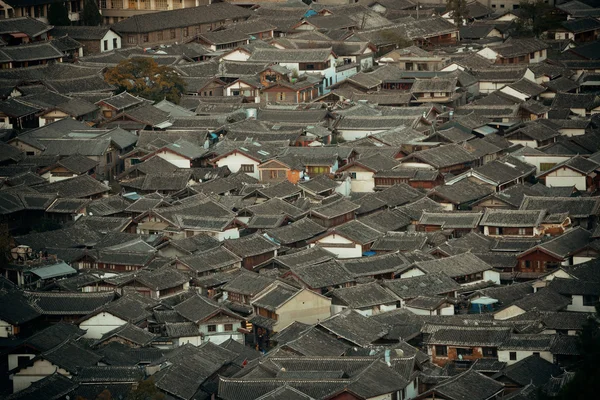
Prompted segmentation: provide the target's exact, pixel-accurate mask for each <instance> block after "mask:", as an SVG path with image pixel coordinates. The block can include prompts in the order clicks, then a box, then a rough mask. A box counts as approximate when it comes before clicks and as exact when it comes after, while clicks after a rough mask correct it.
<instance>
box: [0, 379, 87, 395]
mask: <svg viewBox="0 0 600 400" xmlns="http://www.w3.org/2000/svg"><path fill="white" fill-rule="evenodd" d="M78 386H79V384H78V383H76V382H74V381H72V380H71V379H69V378H67V377H66V376H64V375H61V374H52V375H48V376H47V377H45V378H43V379H40V380H39V381H36V382H33V383H32V384H31V386H29V387H27V388H26V389H23V390H21V391H19V392H16V393H13V394H12V395H9V396H8V397H7V399H10V400H35V399H41V398H43V399H48V400H58V399H61V398H64V396H67V395H68V394H69V393H72V392H73V390H76V389H77V387H78Z"/></svg>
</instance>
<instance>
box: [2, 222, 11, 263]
mask: <svg viewBox="0 0 600 400" xmlns="http://www.w3.org/2000/svg"><path fill="white" fill-rule="evenodd" d="M11 247H12V239H11V236H10V233H9V232H8V225H7V224H0V265H5V264H6V263H7V262H8V261H9V260H10V259H11V255H10V250H11Z"/></svg>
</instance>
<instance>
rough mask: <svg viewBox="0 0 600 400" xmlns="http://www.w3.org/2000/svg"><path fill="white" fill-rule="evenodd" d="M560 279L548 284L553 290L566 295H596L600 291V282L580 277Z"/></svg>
mask: <svg viewBox="0 0 600 400" xmlns="http://www.w3.org/2000/svg"><path fill="white" fill-rule="evenodd" d="M556 279H558V280H557V281H556V282H554V279H553V280H552V282H550V285H549V286H548V287H549V288H550V289H551V290H553V291H555V292H557V293H560V294H561V295H565V296H576V295H584V296H585V295H590V296H594V295H597V294H598V293H599V292H600V282H587V281H581V280H579V279H564V278H556Z"/></svg>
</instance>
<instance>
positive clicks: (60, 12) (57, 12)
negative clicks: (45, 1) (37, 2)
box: [48, 1, 71, 26]
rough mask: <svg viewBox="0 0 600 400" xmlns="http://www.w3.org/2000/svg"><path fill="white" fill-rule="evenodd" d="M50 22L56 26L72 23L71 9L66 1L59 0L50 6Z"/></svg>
mask: <svg viewBox="0 0 600 400" xmlns="http://www.w3.org/2000/svg"><path fill="white" fill-rule="evenodd" d="M48 23H49V24H50V25H54V26H66V25H71V20H70V19H69V10H67V7H66V6H65V3H62V2H60V1H59V2H56V3H52V4H50V7H49V8H48Z"/></svg>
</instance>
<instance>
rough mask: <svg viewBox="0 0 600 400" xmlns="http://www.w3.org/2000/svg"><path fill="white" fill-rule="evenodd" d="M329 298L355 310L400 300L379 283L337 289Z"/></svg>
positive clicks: (330, 293)
mask: <svg viewBox="0 0 600 400" xmlns="http://www.w3.org/2000/svg"><path fill="white" fill-rule="evenodd" d="M328 296H331V298H332V299H333V301H334V302H335V303H341V304H344V305H346V306H348V307H351V308H354V309H357V308H358V309H360V308H368V307H374V306H379V305H391V304H395V303H397V302H399V300H400V299H399V298H398V297H396V296H395V295H394V294H392V293H391V292H389V291H387V290H386V289H384V288H383V287H382V286H381V285H380V284H379V283H377V282H371V283H366V284H363V285H357V286H353V287H349V288H341V289H335V290H333V291H331V292H329V294H328Z"/></svg>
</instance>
